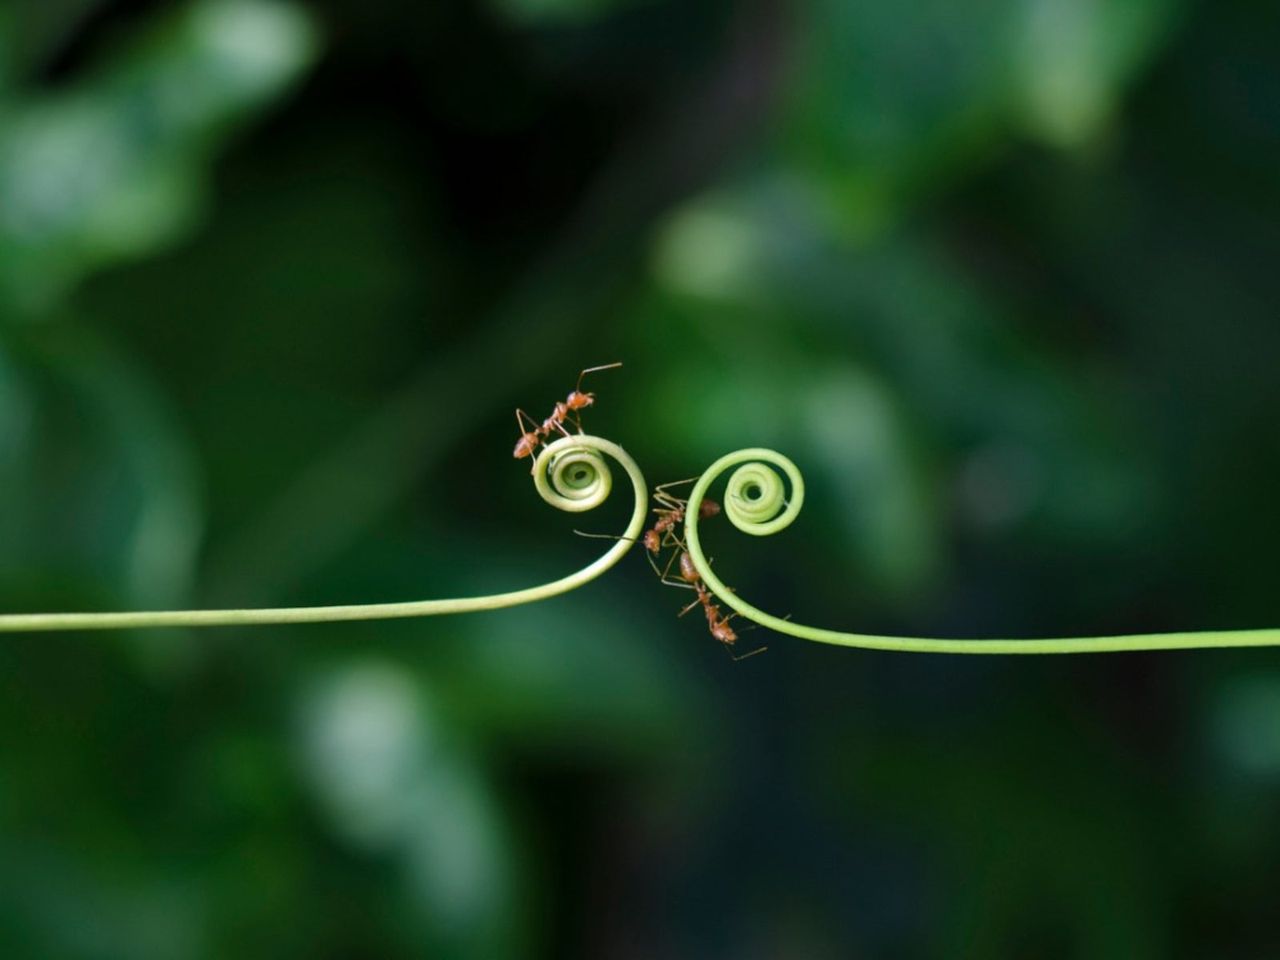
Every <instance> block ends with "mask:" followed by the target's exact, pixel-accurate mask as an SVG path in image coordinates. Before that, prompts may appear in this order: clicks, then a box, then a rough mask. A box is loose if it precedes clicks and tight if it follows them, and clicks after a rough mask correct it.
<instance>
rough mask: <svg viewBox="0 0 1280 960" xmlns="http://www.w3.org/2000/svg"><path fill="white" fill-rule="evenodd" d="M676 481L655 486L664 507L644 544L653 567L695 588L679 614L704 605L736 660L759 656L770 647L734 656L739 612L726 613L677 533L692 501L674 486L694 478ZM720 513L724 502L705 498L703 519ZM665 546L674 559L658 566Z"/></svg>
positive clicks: (662, 576)
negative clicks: (676, 492) (673, 570)
mask: <svg viewBox="0 0 1280 960" xmlns="http://www.w3.org/2000/svg"><path fill="white" fill-rule="evenodd" d="M695 479H697V478H696V477H695V478H690V479H689V480H676V481H674V482H672V483H664V484H662V485H660V486H657V487H655V488H654V491H653V499H654V500H656V501H657V502H658V503H659V504H660V506H658V507H655V508H654V513H656V514H658V520H657V522H656V523H655V524H654V525H653V528H652V529H651V530H649V531H647V532H646V533H645V535H644V545H645V547H646V548H647V549H648V550H649V553H650V554H651V556H650V557H649V565H650V566H652V567H653V569H654V571H655V572H656V573H657V574H658V579H659V580H660V581H661V582H662V583H664V584H666V585H667V586H669V587H679V588H681V589H684V590H693V591H694V592H695V593H696V595H697V596H696V598H695V599H694V600H693V602H692V603H690V604H689V605H688V606H686V607H685V608H684V609H683V610H681V611H680V613H679V614H677V616H681V617H683V616H684V615H685V614H686V613H688V612H689V611H690V610H692V609H693V608H694V607H696V606H701V607H702V612H703V613H704V614H705V615H706V618H707V629H709V630H710V631H711V636H713V637H715V638H716V639H717V640H719V641H720V642H721V643H723V644H724V645H725V649H726V650H729V651H730V656H732V657H733V659H734V660H745V659H746V658H747V657H752V656H755V655H756V654H757V653H763V652H764V651H765V650H766V649H768V648H767V647H757V648H756V649H755V650H752V651H751V652H750V653H744V654H742V655H740V656H739V655H734V654H733V653H732V647H733V645H734V644H735V643H737V642H738V634H737V633H736V632H735V631H734V629H733V627H731V626H729V621H730V620H732V619H733V618H734V617H736V616H737V614H736V613H730V614H728V615H725V613H724V612H723V611H722V610H721V609H720V605H719V604H718V603H716V602H715V600H714V599H713V594H712V593H711V591H710V590H709V589H708V588H707V585H706V583H705V582H704V581H703V579H702V575H701V574H699V573H698V568H697V567H695V566H694V565H693V557H691V556H689V551H688V549H687V548H686V547H685V543H684V540H683V539H682V538H681V537H680V535H679V534H678V533H677V532H676V529H677V527H678V526H679V525H681V524H683V523H684V520H685V514H686V512H687V510H688V507H689V501H688V500H682V499H680V498H679V497H677V496H675V495H674V494H672V493H670V492H669V491H670V489H671V488H672V487H678V486H681V485H682V484H686V483H692V482H693V480H695ZM719 512H720V504H719V503H717V502H716V501H715V500H708V499H704V500H703V501H702V503H700V504H699V505H698V517H699V518H700V519H702V520H705V519H707V518H708V517H714V516H715V515H716V514H718V513H719ZM662 547H671V548H673V549H672V554H671V558H670V559H669V560H667V565H666V567H664V568H663V569H661V570H659V569H658V564H657V563H656V562H655V560H654V557H655V556H657V555H658V553H659V551H660V550H661V548H662ZM677 562H678V569H679V576H680V579H679V580H673V579H671V576H670V574H671V566H672V564H674V563H677Z"/></svg>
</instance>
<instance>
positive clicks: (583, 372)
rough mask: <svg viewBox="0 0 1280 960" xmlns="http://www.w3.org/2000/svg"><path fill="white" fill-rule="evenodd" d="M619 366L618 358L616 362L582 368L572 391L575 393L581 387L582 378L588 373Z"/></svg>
mask: <svg viewBox="0 0 1280 960" xmlns="http://www.w3.org/2000/svg"><path fill="white" fill-rule="evenodd" d="M620 366H622V361H621V360H619V361H618V362H617V363H606V364H604V365H603V366H599V367H587V369H585V370H583V371H582V372H581V373H580V374H578V385H577V386H576V387H574V388H573V389H574V392H575V393H576V392H578V391H580V390H581V389H582V378H583V377H585V376H586V375H587V374H588V373H596V372H598V371H600V370H612V369H614V368H615V367H620Z"/></svg>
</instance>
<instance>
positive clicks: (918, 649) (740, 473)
mask: <svg viewBox="0 0 1280 960" xmlns="http://www.w3.org/2000/svg"><path fill="white" fill-rule="evenodd" d="M770 464H771V465H772V466H770ZM732 467H738V469H737V470H736V471H735V472H734V473H733V475H732V476H730V478H729V481H728V483H727V484H726V487H725V494H724V512H725V514H726V515H727V516H728V517H729V520H730V521H731V522H732V523H733V525H734V526H735V527H737V528H738V529H739V530H741V531H742V532H743V533H747V534H751V535H752V536H766V535H768V534H771V533H777V532H778V531H779V530H782V529H784V528H785V527H787V526H789V525H790V524H791V522H792V521H793V520H795V518H796V516H797V515H798V514H799V512H800V507H801V506H802V505H803V503H804V479H803V478H802V477H801V476H800V471H799V470H798V469H796V465H795V464H794V463H792V462H791V461H790V460H789V459H787V458H786V457H784V456H783V455H782V454H780V453H777V452H775V451H773V450H766V449H764V448H759V447H757V448H752V449H746V450H737V451H735V452H733V453H730V454H727V455H725V456H723V457H721V458H720V459H719V460H717V461H716V462H715V463H713V464H712V465H711V466H710V467H709V468H708V469H707V470H706V472H705V473H703V474H702V476H700V477H699V478H698V482H697V483H696V484H694V487H693V491H692V493H690V494H689V505H688V508H687V510H686V516H687V517H688V519H687V520H686V521H685V542H686V544H687V546H688V549H689V556H690V557H691V558H692V559H693V563H694V566H695V567H697V569H698V573H699V574H701V576H702V579H703V580H704V581H706V584H707V587H708V588H709V589H710V590H711V591H712V592H713V593H715V594H716V596H717V597H719V598H720V600H721V601H723V602H724V603H725V604H727V605H728V606H730V607H732V608H733V609H734V610H736V611H737V612H738V613H739V614H741V615H742V616H744V617H746V618H747V619H748V620H753V621H755V622H756V623H758V624H760V625H762V626H765V627H768V628H769V629H770V630H774V631H776V632H778V633H785V634H788V635H789V636H793V637H799V638H800V639H802V640H814V641H817V642H818V643H832V644H836V645H838V646H842V647H862V648H866V649H870V650H893V651H898V652H902V653H985V654H992V653H999V654H1007V653H1014V654H1031V653H1034V654H1047V653H1115V652H1119V651H1127V650H1188V649H1201V648H1207V647H1271V646H1280V629H1271V630H1210V631H1202V632H1193V633H1143V634H1131V635H1126V636H1114V637H1063V638H1055V639H1044V640H948V639H938V638H930V637H885V636H877V635H874V634H865V633H846V632H844V631H840V630H823V629H820V628H817V627H806V626H803V625H801V624H797V623H792V622H791V621H790V620H783V619H781V618H779V617H775V616H772V615H771V614H768V613H765V612H764V611H763V610H760V609H758V608H756V607H753V606H752V605H751V604H749V603H747V602H746V601H745V600H743V599H742V598H741V597H739V596H738V595H737V594H735V593H733V592H732V591H731V590H729V589H728V588H727V587H726V586H725V585H724V582H723V581H722V580H721V579H720V578H719V577H717V576H716V574H715V571H714V570H712V569H711V564H710V563H708V562H707V557H706V554H705V553H703V550H702V541H701V537H700V536H699V533H698V507H699V505H700V504H701V503H702V499H703V497H704V496H706V494H707V491H708V489H709V488H710V487H711V485H712V484H713V483H714V482H715V481H716V480H717V479H719V477H720V476H721V474H723V473H725V471H727V470H729V469H730V468H732ZM773 467H777V468H779V469H781V470H782V472H783V473H785V474H786V476H787V479H788V481H789V483H790V487H791V493H790V495H789V496H788V495H787V492H786V489H785V487H784V485H783V482H782V478H781V477H780V476H779V475H778V473H777V471H776V470H774V469H773Z"/></svg>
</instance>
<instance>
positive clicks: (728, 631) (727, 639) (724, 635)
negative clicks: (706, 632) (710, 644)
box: [711, 620, 738, 646]
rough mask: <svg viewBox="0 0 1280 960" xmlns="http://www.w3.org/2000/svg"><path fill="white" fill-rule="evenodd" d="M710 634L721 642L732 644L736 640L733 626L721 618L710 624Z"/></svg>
mask: <svg viewBox="0 0 1280 960" xmlns="http://www.w3.org/2000/svg"><path fill="white" fill-rule="evenodd" d="M711 635H712V636H713V637H715V638H716V639H717V640H719V641H720V642H721V643H723V644H727V645H729V646H733V645H734V644H735V643H737V642H738V635H737V634H736V633H734V632H733V627H731V626H729V624H727V623H725V622H724V621H723V620H721V621H720V622H718V623H713V624H712V625H711Z"/></svg>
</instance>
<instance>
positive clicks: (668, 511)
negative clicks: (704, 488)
mask: <svg viewBox="0 0 1280 960" xmlns="http://www.w3.org/2000/svg"><path fill="white" fill-rule="evenodd" d="M696 479H698V478H697V477H690V478H689V479H688V480H673V481H671V483H660V484H658V486H656V487H654V488H653V499H654V501H655V502H657V503H659V504H661V506H658V507H654V508H653V512H654V513H656V514H657V515H658V520H657V522H656V523H654V525H653V527H652V529H650V530H648V531H646V532H645V535H644V545H645V547H646V548H647V549H648V550H649V552H650V553H653V554H657V553H658V551H659V549H660V548H661V547H674V546H678V545H679V544H680V538H679V537H678V536H677V535H676V532H675V530H676V526H677V525H679V524H681V523H684V515H685V509H686V508H687V507H688V505H689V501H688V500H681V499H680V498H679V497H676V496H674V495H672V494H670V493H668V492H667V491H668V490H669V489H671V488H672V487H679V486H682V485H683V484H686V483H692V482H693V481H694V480H696ZM719 512H720V504H719V503H717V502H716V501H715V500H711V499H704V500H703V501H702V503H701V504H699V505H698V518H699V519H701V520H706V519H708V518H710V517H714V516H716V515H717V514H718V513H719Z"/></svg>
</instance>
